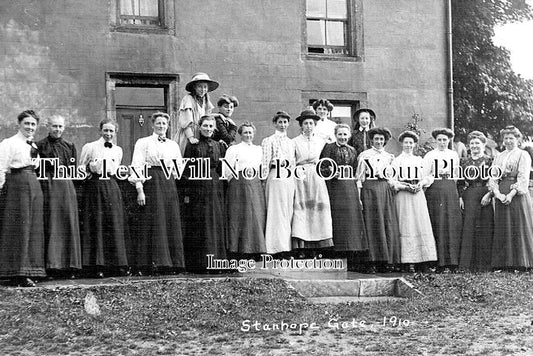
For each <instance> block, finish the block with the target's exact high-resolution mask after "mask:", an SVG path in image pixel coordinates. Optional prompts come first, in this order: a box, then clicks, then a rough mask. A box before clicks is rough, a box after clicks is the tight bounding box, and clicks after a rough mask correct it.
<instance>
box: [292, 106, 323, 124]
mask: <svg viewBox="0 0 533 356" xmlns="http://www.w3.org/2000/svg"><path fill="white" fill-rule="evenodd" d="M307 119H313V120H315V121H318V120H320V116H318V115H317V114H316V112H315V110H313V109H305V110H304V111H302V112H301V113H300V116H298V117H297V118H296V119H295V120H296V121H298V122H299V123H302V122H303V121H304V120H307Z"/></svg>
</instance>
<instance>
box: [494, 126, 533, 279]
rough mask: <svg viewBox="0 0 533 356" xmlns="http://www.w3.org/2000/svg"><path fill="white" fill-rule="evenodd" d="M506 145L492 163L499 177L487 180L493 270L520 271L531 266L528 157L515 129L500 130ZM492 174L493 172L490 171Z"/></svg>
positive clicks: (532, 241) (532, 230)
mask: <svg viewBox="0 0 533 356" xmlns="http://www.w3.org/2000/svg"><path fill="white" fill-rule="evenodd" d="M500 136H501V137H502V139H503V143H504V145H505V151H503V152H502V153H501V154H500V155H499V156H498V157H496V158H495V159H494V161H493V163H492V166H493V167H498V168H499V169H500V172H501V173H502V175H501V178H500V179H496V178H491V179H489V189H490V190H491V191H492V193H493V195H494V198H495V199H494V200H495V211H494V240H493V243H492V266H493V267H495V268H505V269H523V268H531V267H532V266H533V221H532V220H533V211H532V207H531V197H530V196H529V191H528V180H529V169H530V167H531V157H530V156H529V154H528V153H527V152H526V151H524V150H522V149H520V148H519V147H518V143H519V141H520V140H521V138H522V134H521V133H520V131H519V130H518V129H517V128H516V127H514V126H507V127H506V128H505V129H503V130H501V132H500ZM491 170H492V171H494V169H491Z"/></svg>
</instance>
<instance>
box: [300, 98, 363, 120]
mask: <svg viewBox="0 0 533 356" xmlns="http://www.w3.org/2000/svg"><path fill="white" fill-rule="evenodd" d="M320 98H323V99H328V100H329V101H330V102H331V103H332V104H333V105H335V104H341V105H350V106H351V108H352V115H353V113H354V112H355V111H356V110H358V109H359V108H361V107H365V106H366V105H368V99H367V93H366V92H322V91H303V92H302V101H303V102H304V103H308V104H307V105H309V107H312V105H313V102H314V101H315V100H318V99H320ZM332 119H333V118H332ZM333 121H335V120H333ZM351 121H352V118H349V122H348V123H347V124H348V125H349V126H350V127H352V122H351ZM335 122H336V121H335Z"/></svg>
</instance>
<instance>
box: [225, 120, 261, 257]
mask: <svg viewBox="0 0 533 356" xmlns="http://www.w3.org/2000/svg"><path fill="white" fill-rule="evenodd" d="M237 132H238V133H239V135H240V136H241V143H239V144H237V145H234V146H231V147H229V148H228V150H227V152H226V156H225V163H224V165H223V173H224V174H223V176H224V177H226V178H227V179H228V181H229V184H228V190H227V197H226V201H227V204H228V221H229V222H228V242H229V244H228V250H229V252H231V253H233V254H239V255H243V254H259V253H264V252H266V246H265V222H266V206H265V193H264V191H263V187H262V186H261V181H260V180H259V174H260V173H261V172H260V169H261V159H262V157H263V152H262V150H261V146H256V145H254V144H253V140H254V135H255V126H254V125H253V124H252V123H250V122H245V123H243V124H242V125H241V126H240V127H239V129H238V130H237ZM230 167H231V168H232V169H233V171H232V170H231V169H230ZM237 257H240V256H237Z"/></svg>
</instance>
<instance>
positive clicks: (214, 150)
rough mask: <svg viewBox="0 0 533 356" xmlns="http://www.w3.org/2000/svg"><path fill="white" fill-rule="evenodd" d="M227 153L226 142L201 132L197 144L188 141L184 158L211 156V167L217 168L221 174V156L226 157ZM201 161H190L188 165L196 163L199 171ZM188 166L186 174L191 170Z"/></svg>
mask: <svg viewBox="0 0 533 356" xmlns="http://www.w3.org/2000/svg"><path fill="white" fill-rule="evenodd" d="M225 154H226V147H225V146H224V144H222V143H220V142H218V141H215V140H213V139H212V138H209V137H205V136H202V135H201V134H200V139H199V141H198V143H197V144H194V145H193V144H190V143H187V146H186V147H185V153H184V154H183V157H184V158H209V168H210V169H216V171H217V173H218V174H219V175H220V174H221V169H222V162H220V158H222V157H224V156H225ZM199 163H200V161H195V162H191V161H189V162H188V163H187V165H189V166H191V165H195V166H196V167H197V169H196V171H197V172H198V166H199ZM189 171H190V170H189V169H188V168H187V169H186V170H185V175H186V176H187V175H188V174H189V173H190V172H189Z"/></svg>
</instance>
